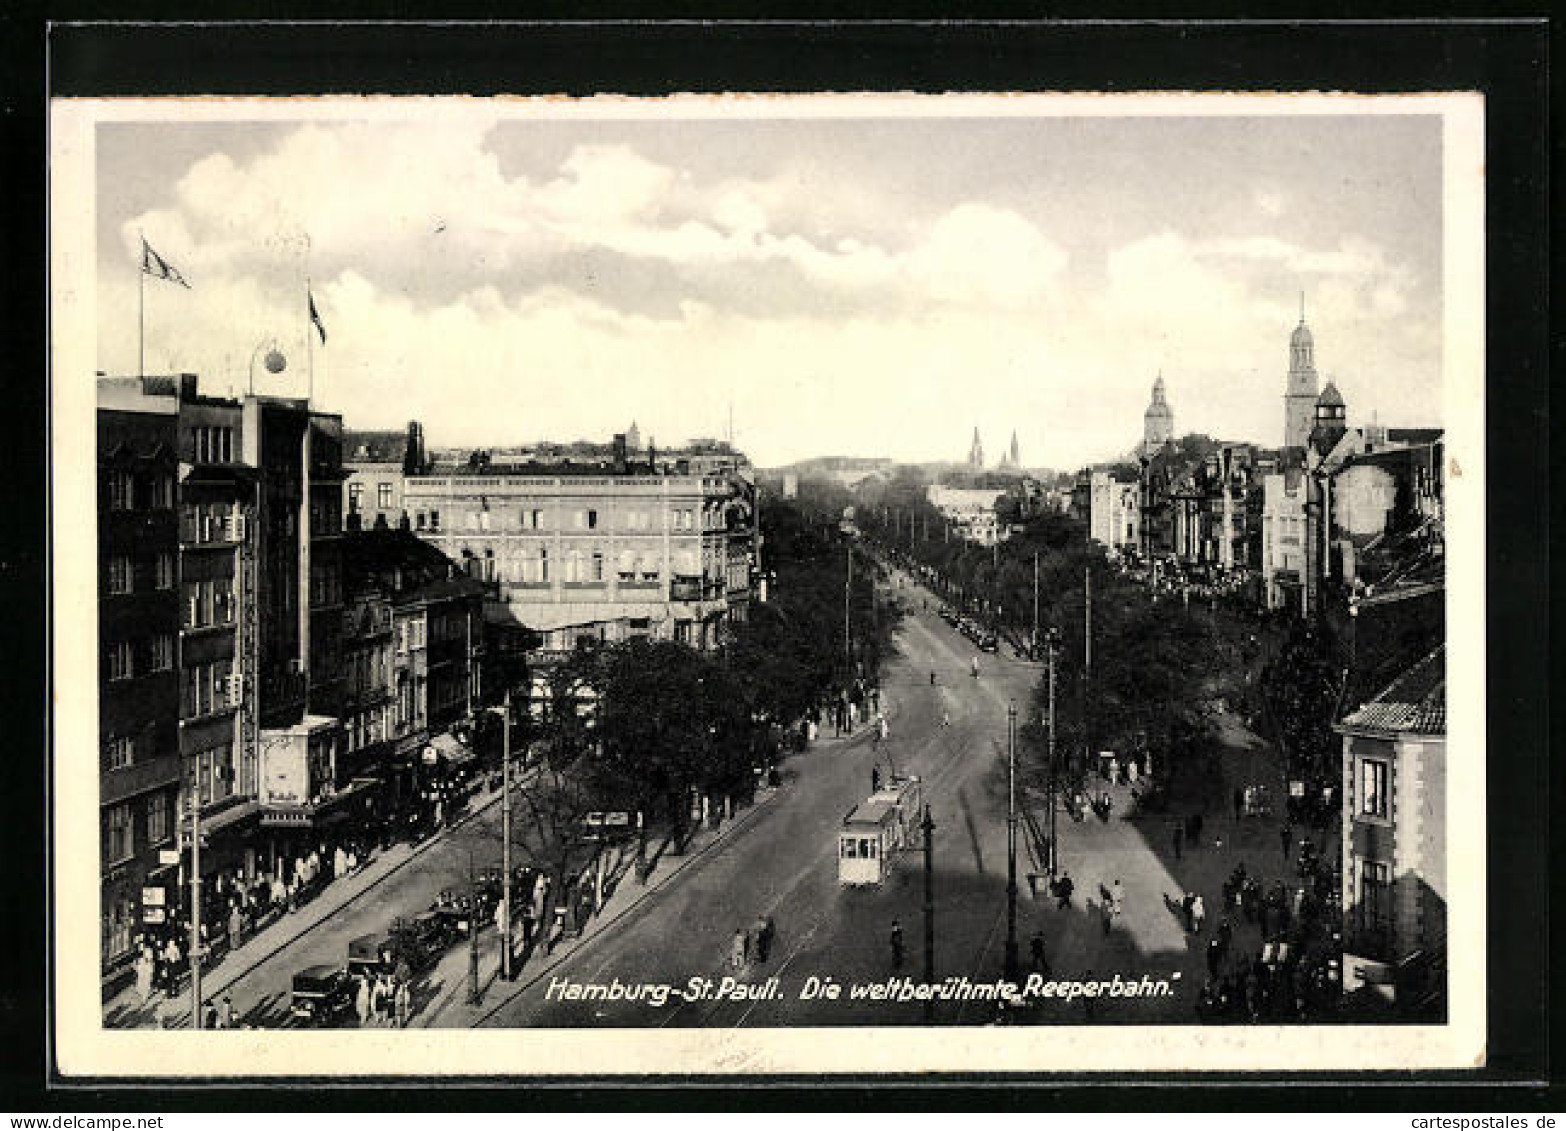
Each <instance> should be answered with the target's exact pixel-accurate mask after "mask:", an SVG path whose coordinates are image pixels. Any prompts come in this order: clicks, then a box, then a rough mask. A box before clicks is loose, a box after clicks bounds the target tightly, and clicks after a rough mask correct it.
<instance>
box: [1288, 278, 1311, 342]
mask: <svg viewBox="0 0 1566 1131" xmlns="http://www.w3.org/2000/svg"><path fill="white" fill-rule="evenodd" d="M1314 341H1315V340H1314V339H1313V338H1312V337H1311V333H1310V327H1309V326H1307V325H1305V292H1304V291H1301V292H1300V324H1299V325H1298V326H1296V327H1294V333H1293V334H1291V335H1290V336H1289V344H1290V345H1291V346H1308V345H1313V344H1314Z"/></svg>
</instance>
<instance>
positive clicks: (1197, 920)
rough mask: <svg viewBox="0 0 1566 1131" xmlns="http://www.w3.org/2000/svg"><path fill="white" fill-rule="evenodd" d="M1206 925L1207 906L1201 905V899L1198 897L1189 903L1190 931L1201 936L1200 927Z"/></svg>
mask: <svg viewBox="0 0 1566 1131" xmlns="http://www.w3.org/2000/svg"><path fill="white" fill-rule="evenodd" d="M1206 923H1207V904H1205V903H1203V902H1202V897H1201V896H1200V895H1198V896H1197V897H1196V898H1195V899H1194V900H1192V901H1191V930H1193V931H1195V932H1196V933H1197V934H1201V933H1202V927H1203V926H1205V925H1206Z"/></svg>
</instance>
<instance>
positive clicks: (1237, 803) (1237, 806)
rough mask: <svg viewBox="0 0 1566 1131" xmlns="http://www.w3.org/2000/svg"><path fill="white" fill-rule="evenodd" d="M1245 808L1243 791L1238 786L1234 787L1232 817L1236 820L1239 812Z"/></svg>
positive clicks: (1238, 817)
mask: <svg viewBox="0 0 1566 1131" xmlns="http://www.w3.org/2000/svg"><path fill="white" fill-rule="evenodd" d="M1244 809H1245V791H1244V790H1243V789H1241V788H1240V787H1239V786H1235V787H1234V819H1235V820H1236V821H1238V820H1239V819H1240V814H1241V813H1242V812H1243V811H1244Z"/></svg>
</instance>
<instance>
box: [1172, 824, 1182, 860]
mask: <svg viewBox="0 0 1566 1131" xmlns="http://www.w3.org/2000/svg"><path fill="white" fill-rule="evenodd" d="M1184 845H1185V829H1183V828H1182V827H1181V826H1180V822H1179V821H1176V822H1175V827H1174V854H1175V859H1176V860H1178V859H1180V850H1181V848H1183V847H1184Z"/></svg>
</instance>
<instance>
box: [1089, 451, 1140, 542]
mask: <svg viewBox="0 0 1566 1131" xmlns="http://www.w3.org/2000/svg"><path fill="white" fill-rule="evenodd" d="M1141 526H1142V514H1141V507H1140V506H1139V504H1138V489H1137V482H1136V480H1135V479H1131V478H1126V477H1123V476H1120V475H1117V474H1116V473H1115V472H1113V471H1104V470H1097V471H1091V472H1089V473H1088V537H1090V538H1092V539H1093V540H1094V541H1095V542H1097V543H1098V544H1099V545H1101V546H1104V547H1106V548H1108V549H1112V550H1117V551H1120V552H1125V551H1127V550H1139V549H1140V548H1141V544H1142V533H1141Z"/></svg>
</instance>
